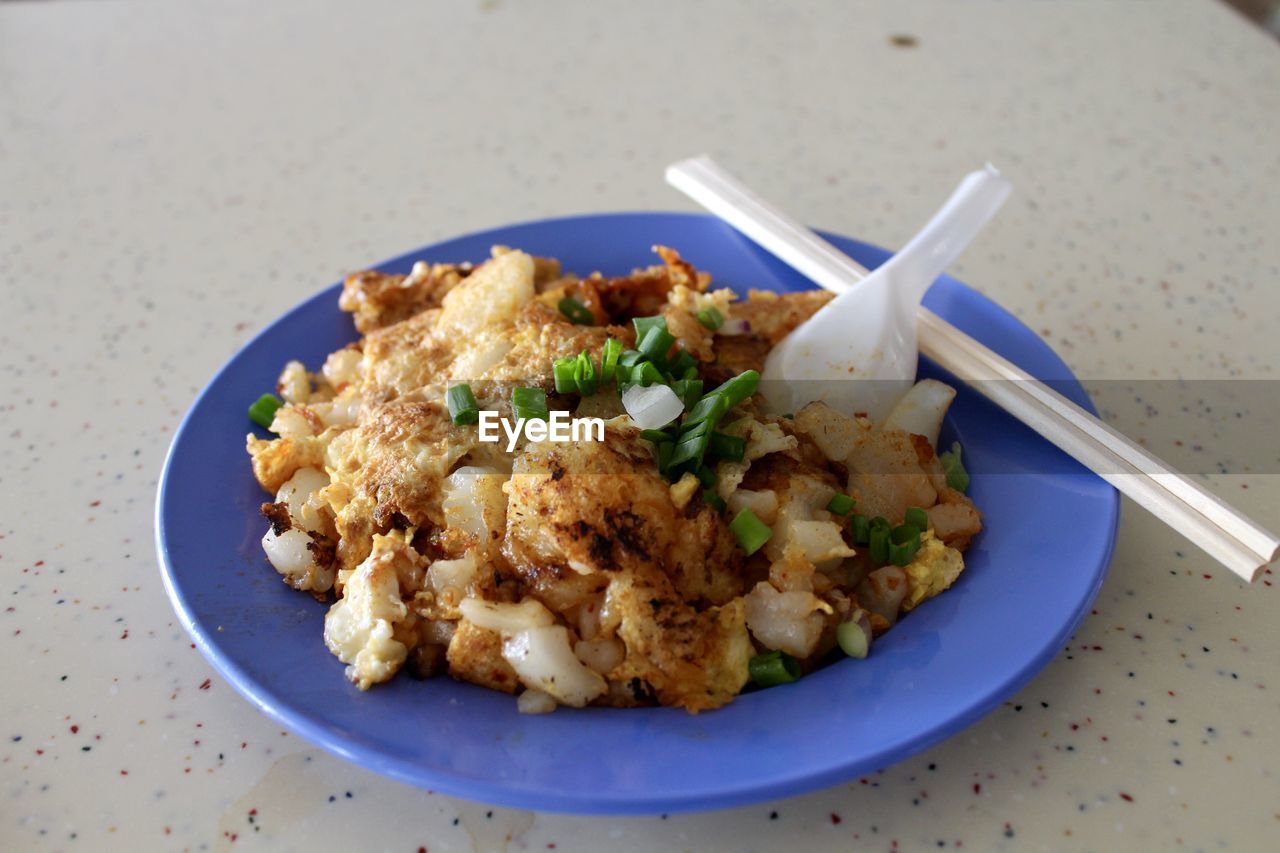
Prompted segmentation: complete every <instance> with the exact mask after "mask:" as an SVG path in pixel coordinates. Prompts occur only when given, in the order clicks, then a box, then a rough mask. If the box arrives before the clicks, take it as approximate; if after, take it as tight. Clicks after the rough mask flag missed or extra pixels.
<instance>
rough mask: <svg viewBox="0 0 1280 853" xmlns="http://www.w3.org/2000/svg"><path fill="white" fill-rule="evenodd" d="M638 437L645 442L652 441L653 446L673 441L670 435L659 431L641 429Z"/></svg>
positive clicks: (664, 431)
mask: <svg viewBox="0 0 1280 853" xmlns="http://www.w3.org/2000/svg"><path fill="white" fill-rule="evenodd" d="M640 437H641V438H643V439H644V440H645V441H652V442H653V443H654V444H662V443H663V442H668V441H675V437H674V436H672V435H671V433H669V432H667V431H666V430H660V429H642V430H640Z"/></svg>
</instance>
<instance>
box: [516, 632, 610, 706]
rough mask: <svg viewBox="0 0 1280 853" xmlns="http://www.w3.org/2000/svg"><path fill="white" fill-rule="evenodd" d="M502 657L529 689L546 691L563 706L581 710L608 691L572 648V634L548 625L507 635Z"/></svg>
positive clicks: (600, 677)
mask: <svg viewBox="0 0 1280 853" xmlns="http://www.w3.org/2000/svg"><path fill="white" fill-rule="evenodd" d="M502 656H503V657H504V658H505V659H506V661H507V663H509V664H511V668H512V669H514V670H515V671H516V675H518V676H520V681H521V683H522V684H524V686H525V687H530V688H535V689H538V690H543V691H545V692H547V693H550V694H551V695H552V696H554V697H555V698H556V699H557V700H558V701H559V702H560V703H561V704H564V705H572V706H574V707H575V708H581V707H582V706H583V705H586V704H587V703H588V702H590V701H591V700H592V699H594V698H596V697H597V696H599V695H600V694H602V693H604V692H605V691H606V690H608V684H606V683H605V680H604V678H603V677H602V676H601V675H600V673H598V672H596V671H594V670H592V669H588V668H587V667H586V665H585V664H583V663H582V661H580V660H578V658H577V656H576V655H574V653H573V649H572V648H570V646H569V630H568V629H567V628H565V627H564V626H563V625H544V626H542V627H538V628H527V629H525V630H523V631H516V632H515V633H513V634H510V635H506V636H504V637H503V640H502Z"/></svg>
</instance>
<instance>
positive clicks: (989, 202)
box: [885, 163, 1013, 307]
mask: <svg viewBox="0 0 1280 853" xmlns="http://www.w3.org/2000/svg"><path fill="white" fill-rule="evenodd" d="M1012 189H1013V185H1012V184H1011V183H1009V180H1008V179H1007V178H1004V177H1002V176H1001V174H1000V173H999V172H997V171H996V168H995V166H992V165H991V164H990V163H988V164H987V165H986V167H985V168H982V169H978V170H977V171H976V172H970V173H969V174H968V175H966V176H965V178H964V180H963V181H961V182H960V186H958V187H956V190H955V192H953V193H952V194H951V197H950V198H948V199H947V200H946V202H945V203H943V205H942V207H941V208H939V210H938V212H937V213H935V214H934V215H933V218H932V219H930V220H929V222H928V223H927V224H926V225H925V226H924V228H922V229H920V232H919V233H917V234H916V236H914V237H912V238H911V241H910V242H909V243H907V245H906V246H904V247H903V248H902V250H901V251H899V252H898V253H897V254H896V255H894V256H893V257H892V258H891V259H890V260H888V261H887V262H885V267H886V272H887V271H888V270H889V269H892V270H893V271H894V280H895V281H897V282H900V284H899V285H898V286H899V287H903V288H911V291H910V292H905V291H904V292H899V293H897V294H896V298H897V299H898V300H899V301H900V303H902V304H910V305H911V306H913V307H914V306H916V305H919V304H920V300H921V299H923V298H924V294H925V291H926V290H928V289H929V285H931V284H933V281H934V279H936V278H937V277H938V276H940V275H942V271H943V270H945V269H946V268H947V267H949V266H951V262H952V261H954V260H955V259H956V258H957V257H959V256H960V254H961V253H962V252H963V251H964V250H965V249H967V248H968V247H969V244H970V243H972V242H973V239H974V238H975V237H977V236H978V232H979V231H981V230H982V229H983V227H984V226H986V224H987V223H988V222H989V221H990V220H991V217H993V216H995V214H996V211H997V210H999V209H1000V205H1002V204H1004V200H1005V199H1006V198H1008V197H1009V193H1010V191H1011V190H1012ZM895 289H897V288H895Z"/></svg>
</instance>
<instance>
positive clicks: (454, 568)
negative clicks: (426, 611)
mask: <svg viewBox="0 0 1280 853" xmlns="http://www.w3.org/2000/svg"><path fill="white" fill-rule="evenodd" d="M478 568H479V566H478V565H477V563H476V558H475V555H474V554H473V553H472V552H470V551H468V552H467V553H466V554H464V555H463V556H461V557H459V558H458V559H456V560H436V561H435V562H434V563H432V564H431V565H430V567H428V568H427V582H428V583H430V584H431V591H432V592H434V593H435V594H436V595H438V596H443V595H444V594H445V593H446V592H447V591H449V590H454V591H455V593H454V594H455V595H457V596H458V597H459V598H461V597H462V595H463V594H464V593H465V591H466V589H467V586H468V585H469V584H470V583H471V581H472V580H474V579H475V576H476V570H477V569H478ZM472 621H474V620H472Z"/></svg>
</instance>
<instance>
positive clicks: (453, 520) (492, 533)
mask: <svg viewBox="0 0 1280 853" xmlns="http://www.w3.org/2000/svg"><path fill="white" fill-rule="evenodd" d="M505 479H506V477H504V476H503V475H502V474H501V473H499V472H498V471H497V470H496V469H494V468H488V467H482V466H478V465H466V466H463V467H462V468H459V469H458V470H456V471H454V472H453V473H452V474H450V475H449V476H448V477H446V478H445V481H444V504H443V509H444V523H445V524H446V525H447V526H448V527H453V528H456V529H458V530H461V531H463V532H464V533H466V534H468V535H470V536H475V537H477V538H478V539H479V540H480V541H481V542H482V543H486V544H487V543H490V542H495V541H497V540H498V539H499V538H500V531H501V530H502V529H503V527H504V526H505V524H506V511H507V496H506V494H505V493H504V492H503V491H502V483H503V481H504V480H505Z"/></svg>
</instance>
